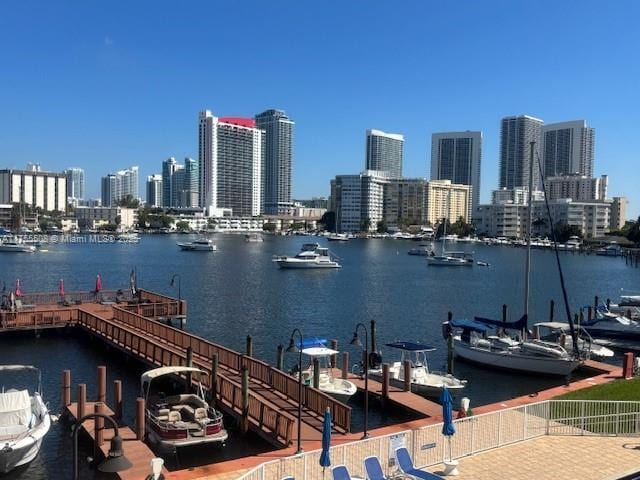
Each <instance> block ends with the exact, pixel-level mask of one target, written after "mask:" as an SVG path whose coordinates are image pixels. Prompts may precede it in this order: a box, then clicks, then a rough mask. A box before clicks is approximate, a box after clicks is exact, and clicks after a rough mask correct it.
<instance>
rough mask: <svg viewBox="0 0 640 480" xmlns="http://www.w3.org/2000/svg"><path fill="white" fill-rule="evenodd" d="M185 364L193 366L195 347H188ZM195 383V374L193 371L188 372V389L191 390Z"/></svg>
mask: <svg viewBox="0 0 640 480" xmlns="http://www.w3.org/2000/svg"><path fill="white" fill-rule="evenodd" d="M185 365H186V366H187V367H193V348H191V347H187V358H186V359H185ZM192 385H193V376H192V375H191V372H189V373H187V391H191V386H192Z"/></svg>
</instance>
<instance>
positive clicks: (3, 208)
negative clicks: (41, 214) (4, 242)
mask: <svg viewBox="0 0 640 480" xmlns="http://www.w3.org/2000/svg"><path fill="white" fill-rule="evenodd" d="M17 208H19V207H17V206H16V205H14V204H11V203H9V204H0V228H4V229H6V230H13V229H18V228H20V227H26V228H29V229H36V228H38V227H39V226H40V225H39V222H38V214H37V213H31V212H29V211H27V212H24V211H23V212H22V213H23V214H22V215H21V216H20V217H18V215H17V212H16V209H17Z"/></svg>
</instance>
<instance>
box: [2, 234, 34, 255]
mask: <svg viewBox="0 0 640 480" xmlns="http://www.w3.org/2000/svg"><path fill="white" fill-rule="evenodd" d="M35 251H36V247H35V246H34V245H28V244H26V243H25V242H24V241H23V240H21V239H20V238H18V237H16V238H8V239H5V240H1V241H0V252H8V253H33V252H35Z"/></svg>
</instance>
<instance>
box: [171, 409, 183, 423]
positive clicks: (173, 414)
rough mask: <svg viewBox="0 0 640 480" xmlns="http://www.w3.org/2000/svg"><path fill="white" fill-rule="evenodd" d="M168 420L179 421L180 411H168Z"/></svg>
mask: <svg viewBox="0 0 640 480" xmlns="http://www.w3.org/2000/svg"><path fill="white" fill-rule="evenodd" d="M168 421H169V422H181V421H182V415H180V412H176V411H173V412H169V418H168Z"/></svg>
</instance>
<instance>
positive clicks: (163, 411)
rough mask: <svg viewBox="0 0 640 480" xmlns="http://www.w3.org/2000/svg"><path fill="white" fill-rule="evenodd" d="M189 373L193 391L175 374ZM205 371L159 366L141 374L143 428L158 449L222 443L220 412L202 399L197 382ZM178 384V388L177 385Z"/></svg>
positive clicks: (222, 432)
mask: <svg viewBox="0 0 640 480" xmlns="http://www.w3.org/2000/svg"><path fill="white" fill-rule="evenodd" d="M187 375H191V376H193V377H195V378H196V379H197V380H198V386H197V388H196V392H195V393H193V392H192V391H191V388H190V386H187V385H186V384H183V383H182V382H176V381H175V376H187ZM203 375H206V373H205V372H204V371H202V370H200V369H198V368H195V367H160V368H156V369H153V370H149V371H147V372H145V373H144V374H142V378H141V390H142V392H141V394H142V397H143V398H144V399H145V403H146V422H145V425H146V430H147V438H148V439H149V441H150V442H151V443H153V444H155V445H157V446H158V447H160V448H161V449H164V450H171V451H175V450H176V449H178V448H181V447H190V446H195V445H202V444H210V445H216V444H223V443H224V442H225V441H226V440H227V437H228V435H227V431H226V430H225V428H224V425H223V423H222V413H220V412H219V411H217V410H215V409H214V408H213V407H212V406H211V405H209V403H207V401H205V396H204V389H203V387H202V383H201V382H200V381H199V380H200V379H201V378H202V376H203ZM176 383H180V385H181V386H182V388H180V387H177V388H176V386H175V385H176Z"/></svg>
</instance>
